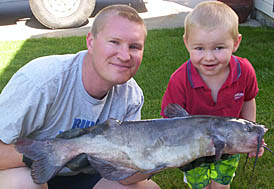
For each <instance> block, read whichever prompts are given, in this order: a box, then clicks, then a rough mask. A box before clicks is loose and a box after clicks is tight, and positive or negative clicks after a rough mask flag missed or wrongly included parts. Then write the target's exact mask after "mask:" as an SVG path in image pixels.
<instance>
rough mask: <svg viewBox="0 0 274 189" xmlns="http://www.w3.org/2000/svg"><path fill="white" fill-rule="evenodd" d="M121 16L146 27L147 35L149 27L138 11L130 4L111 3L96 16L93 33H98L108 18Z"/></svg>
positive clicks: (92, 28)
mask: <svg viewBox="0 0 274 189" xmlns="http://www.w3.org/2000/svg"><path fill="white" fill-rule="evenodd" d="M116 15H118V16H121V17H123V18H126V19H128V20H129V21H131V22H135V23H137V24H140V25H142V26H143V27H144V30H145V35H147V29H146V26H145V24H144V20H143V19H142V18H141V17H140V16H139V14H138V12H137V11H136V10H135V9H134V8H132V7H130V6H128V5H111V6H108V7H105V8H103V9H102V10H101V11H100V12H99V13H98V14H97V15H96V16H95V18H94V21H93V24H92V27H91V33H92V34H93V35H94V37H96V35H97V34H98V33H99V32H100V31H101V30H103V28H104V26H105V23H106V21H107V19H111V17H113V16H116Z"/></svg>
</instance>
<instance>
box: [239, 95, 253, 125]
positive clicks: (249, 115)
mask: <svg viewBox="0 0 274 189" xmlns="http://www.w3.org/2000/svg"><path fill="white" fill-rule="evenodd" d="M241 117H242V118H244V119H247V120H249V121H253V122H255V121H256V101H255V98H253V99H251V100H249V101H245V102H244V104H243V108H242V111H241Z"/></svg>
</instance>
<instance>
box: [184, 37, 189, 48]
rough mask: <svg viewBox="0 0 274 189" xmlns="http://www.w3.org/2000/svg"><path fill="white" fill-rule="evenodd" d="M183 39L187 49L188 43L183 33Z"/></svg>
mask: <svg viewBox="0 0 274 189" xmlns="http://www.w3.org/2000/svg"><path fill="white" fill-rule="evenodd" d="M183 40H184V43H185V46H186V48H187V50H188V43H187V39H186V36H185V35H183Z"/></svg>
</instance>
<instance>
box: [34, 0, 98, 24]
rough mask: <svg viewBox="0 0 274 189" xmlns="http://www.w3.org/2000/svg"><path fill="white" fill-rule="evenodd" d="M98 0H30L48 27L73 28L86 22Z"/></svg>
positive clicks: (35, 13) (39, 18) (35, 12)
mask: <svg viewBox="0 0 274 189" xmlns="http://www.w3.org/2000/svg"><path fill="white" fill-rule="evenodd" d="M95 3H96V0H29V4H30V8H31V10H32V13H33V14H34V16H35V17H36V19H37V20H38V21H39V22H40V23H41V24H43V25H44V26H46V27H48V28H53V29H60V28H72V27H79V26H81V25H82V24H84V23H85V22H86V21H87V19H88V17H89V16H90V15H91V13H92V12H93V10H94V8H95Z"/></svg>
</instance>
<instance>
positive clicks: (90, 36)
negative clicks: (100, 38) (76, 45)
mask: <svg viewBox="0 0 274 189" xmlns="http://www.w3.org/2000/svg"><path fill="white" fill-rule="evenodd" d="M93 41H94V36H93V34H92V33H91V32H88V34H87V37H86V44H87V49H88V51H90V50H91V49H92V47H93Z"/></svg>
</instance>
